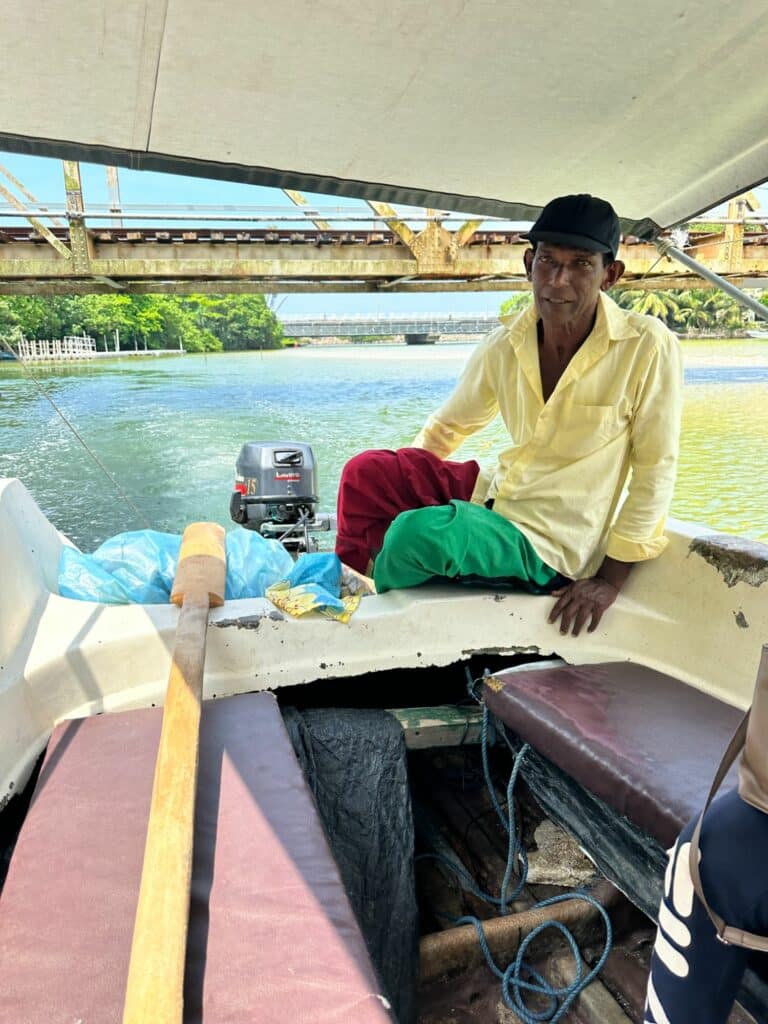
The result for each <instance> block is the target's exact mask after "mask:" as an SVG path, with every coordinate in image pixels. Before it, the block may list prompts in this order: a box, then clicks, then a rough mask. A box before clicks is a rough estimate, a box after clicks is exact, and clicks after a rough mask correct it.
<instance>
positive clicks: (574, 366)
mask: <svg viewBox="0 0 768 1024" xmlns="http://www.w3.org/2000/svg"><path fill="white" fill-rule="evenodd" d="M538 319H539V313H538V310H537V309H536V305H535V304H533V303H532V304H531V305H530V306H528V308H527V309H525V310H523V312H522V313H519V314H518V315H517V316H512V317H511V318H509V320H508V318H506V317H503V318H502V323H505V325H506V324H507V323H508V330H509V342H510V344H511V345H512V347H513V348H514V349H515V353H516V355H517V359H518V362H519V364H520V367H521V369H522V371H523V373H524V374H525V376H526V377H527V379H528V382H529V384H530V386H531V388H532V389H533V392H534V394H535V395H536V396H537V397H538V399H539V401H540V402H541V403H542V404H543V402H544V398H543V395H542V391H541V369H540V365H539V354H538V341H537V336H536V323H537V321H538ZM510 321H511V322H510ZM637 336H638V332H637V331H636V330H635V328H634V327H633V326H632V322H631V320H630V316H629V314H628V313H627V312H626V311H625V310H623V309H622V308H621V306H619V305H617V303H615V302H614V301H613V299H611V298H610V297H609V296H608V295H606V294H605V293H604V292H601V293H600V296H599V298H598V304H597V316H596V318H595V326H594V327H593V328H592V330H591V332H590V333H589V335H588V336H587V338H586V339H585V341H584V344H583V345H582V346H581V348H580V349H579V350H578V351H577V352H576V353H575V355H574V357H573V359H571V361H570V363H569V364H568V366H567V367H566V368H565V371H564V372H563V375H562V377H561V378H560V380H559V381H558V383H557V387H556V388H555V391H554V392H553V395H554V394H561V393H562V392H563V391H564V390H565V388H566V387H568V385H569V384H571V383H572V382H573V381H575V380H578V379H579V378H580V377H582V376H583V375H584V374H585V373H586V371H587V370H588V369H589V367H590V366H592V365H593V364H594V363H596V362H597V361H598V360H599V359H601V358H602V357H603V356H604V355H605V353H606V352H607V351H608V348H609V346H610V344H611V342H612V341H623V340H624V339H625V338H633V337H637Z"/></svg>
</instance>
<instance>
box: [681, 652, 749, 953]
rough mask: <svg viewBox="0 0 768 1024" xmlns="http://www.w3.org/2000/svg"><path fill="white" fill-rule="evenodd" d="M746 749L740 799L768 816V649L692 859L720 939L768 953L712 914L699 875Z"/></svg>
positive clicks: (698, 830) (695, 884)
mask: <svg viewBox="0 0 768 1024" xmlns="http://www.w3.org/2000/svg"><path fill="white" fill-rule="evenodd" d="M742 749H743V754H742V757H741V764H740V765H739V796H740V797H741V799H742V800H744V801H745V802H746V803H748V804H751V805H752V807H756V808H757V809H758V810H759V811H763V813H765V814H768V645H764V646H763V653H762V657H761V659H760V667H759V668H758V670H757V680H756V681H755V692H754V696H753V699H752V707H751V708H750V709H749V711H748V712H747V713H746V715H745V716H744V718H743V719H742V720H741V724H740V725H739V727H738V729H737V730H736V732H735V734H734V736H733V739H732V740H731V742H730V743H729V745H728V749H727V750H726V752H725V756H724V757H723V760H722V761H721V763H720V767H719V768H718V770H717V774H716V775H715V779H714V782H713V783H712V788H711V789H710V791H709V796H708V797H707V802H706V804H705V805H704V810H703V811H702V812H701V815H700V816H699V820H698V822H697V823H696V829H695V831H694V833H693V838H692V839H691V855H690V866H691V878H692V879H693V888H694V890H695V891H696V895H697V896H698V897H699V899H700V900H701V902H702V904H703V906H704V909H705V910H706V912H707V913H708V914H709V918H710V920H711V921H712V923H713V924H714V926H715V928H716V929H717V935H718V938H719V939H721V940H722V941H723V942H727V943H730V944H731V945H734V946H745V947H747V948H748V949H759V950H762V951H763V952H768V937H767V936H763V935H753V934H752V933H751V932H745V931H742V929H741V928H733V927H732V926H731V925H728V924H726V922H725V921H724V920H723V919H722V917H720V915H719V914H716V913H715V912H714V910H712V908H711V907H710V905H709V904H708V903H707V900H706V898H705V896H704V893H703V891H702V887H701V876H700V874H699V838H700V836H701V825H702V822H703V820H704V815H705V814H706V812H707V808H708V807H709V805H710V804H711V803H712V799H713V797H714V795H715V793H716V792H717V791H718V789H719V788H720V786H721V784H722V782H723V779H724V778H725V776H726V775H727V774H728V769H729V768H730V767H731V765H732V764H733V762H734V761H735V760H736V757H737V755H738V753H739V751H741V750H742Z"/></svg>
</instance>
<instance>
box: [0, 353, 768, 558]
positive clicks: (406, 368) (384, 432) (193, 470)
mask: <svg viewBox="0 0 768 1024" xmlns="http://www.w3.org/2000/svg"><path fill="white" fill-rule="evenodd" d="M471 350H472V346H470V345H438V346H433V347H429V348H422V347H419V348H414V347H406V346H402V345H391V346H390V345H376V346H371V347H360V346H355V347H351V346H339V347H337V348H332V347H320V346H318V347H315V348H303V349H289V350H285V351H279V352H264V353H258V352H253V353H230V354H223V355H213V356H203V355H199V356H198V355H186V356H183V357H167V358H152V357H149V358H125V359H115V360H111V359H109V360H106V359H105V360H96V361H93V362H92V363H89V364H85V365H79V366H68V367H56V368H48V369H46V368H44V367H42V366H35V367H34V368H33V372H34V374H35V375H36V377H37V378H38V379H39V380H40V382H41V385H42V387H43V389H44V390H45V392H46V393H47V394H48V395H49V396H50V397H51V398H52V399H53V400H54V402H55V403H56V404H57V406H58V407H59V408H60V409H61V410H62V411H63V412H64V414H65V415H66V416H67V417H68V418H69V419H70V420H71V421H72V423H73V424H74V425H75V426H76V428H77V430H78V431H79V432H80V434H81V435H82V436H83V437H84V438H85V440H86V441H87V442H88V444H89V446H90V447H91V448H92V449H93V450H94V452H96V454H97V455H98V456H99V458H100V459H101V461H102V462H103V463H104V464H105V465H106V466H107V467H108V468H109V470H110V472H111V473H112V474H113V475H114V476H115V477H116V478H117V479H118V480H119V481H120V484H121V486H122V487H123V488H124V490H125V492H126V493H127V494H128V495H129V496H130V498H131V500H132V501H133V502H134V503H135V505H136V506H137V507H138V508H139V509H140V510H141V512H142V514H143V516H144V517H145V519H146V521H147V522H148V523H149V524H150V525H151V526H152V527H153V528H154V529H159V530H167V531H171V532H174V533H178V532H181V530H182V529H183V526H184V525H185V523H187V522H189V521H191V520H197V519H211V520H216V521H218V522H220V523H222V524H223V525H225V526H227V527H231V526H232V525H233V524H232V523H231V521H230V520H229V514H228V507H229V497H230V494H231V491H232V484H233V479H234V466H235V460H236V458H237V455H238V452H239V450H240V446H241V444H243V442H245V441H250V440H260V439H262V440H267V439H276V440H277V439H279V440H297V441H306V442H308V443H310V444H311V445H312V447H313V449H314V453H315V459H316V461H317V463H318V465H319V487H320V496H321V507H322V508H323V509H326V510H330V509H333V508H334V507H335V499H336V484H337V481H338V478H339V473H340V470H341V467H342V465H343V463H344V462H345V460H346V459H347V458H349V456H350V455H352V454H354V453H355V452H357V451H360V450H362V449H364V448H370V447H386V448H394V447H398V446H401V445H405V444H408V443H409V442H410V441H411V440H412V438H413V437H414V435H415V434H416V432H417V431H418V429H419V427H420V426H421V424H422V422H423V420H424V419H425V417H426V415H427V414H428V413H429V412H430V411H431V410H432V409H434V408H435V407H436V406H437V405H439V403H440V402H441V401H442V400H443V399H444V398H445V397H446V396H447V395H448V393H449V391H450V390H451V387H452V386H453V383H454V382H455V380H456V377H457V375H458V373H459V371H460V369H461V367H462V365H463V364H464V362H465V361H466V359H467V357H468V355H469V353H470V352H471ZM684 350H685V353H686V365H687V369H686V388H685V411H684V418H683V440H682V449H681V462H680V470H679V476H678V484H677V489H676V492H675V500H674V504H673V514H674V515H676V516H678V517H680V518H684V519H692V520H696V521H698V522H701V523H706V524H707V525H709V526H712V527H715V528H717V529H720V530H724V531H728V532H731V533H739V534H743V535H745V536H749V537H752V538H755V539H759V540H763V541H766V542H768V445H767V444H766V438H768V401H767V400H766V398H767V396H768V345H766V344H765V343H763V342H759V341H757V342H742V341H730V342H688V343H684ZM504 444H505V437H504V430H503V425H502V424H501V422H500V421H497V422H496V423H494V424H492V425H491V427H489V428H488V429H487V430H486V431H484V432H483V433H482V434H480V435H477V436H476V437H474V438H471V439H470V441H469V442H467V443H466V444H465V445H464V447H463V448H462V449H460V452H459V454H458V455H457V456H456V457H458V458H461V457H465V456H466V457H474V458H478V459H480V460H481V461H491V462H492V461H493V455H494V452H495V451H496V450H497V449H498V448H499V447H501V446H503V445H504ZM0 476H17V477H19V478H20V479H21V480H22V481H23V482H24V484H25V485H26V486H27V487H28V488H29V490H30V491H31V492H32V494H33V495H34V497H35V499H36V500H37V502H38V504H39V505H40V506H41V508H42V509H43V511H44V512H45V513H46V515H47V516H48V517H49V518H50V520H51V521H52V522H53V523H54V524H55V525H56V526H57V527H58V529H60V530H62V531H63V532H64V533H66V534H67V535H68V536H69V537H71V538H72V540H73V541H74V542H75V543H76V544H78V545H79V546H80V547H82V548H83V549H84V550H92V549H93V548H94V547H95V546H96V545H97V544H99V543H100V542H101V541H102V540H104V539H105V538H107V537H109V536H112V535H113V534H115V533H118V532H120V531H122V530H132V529H140V528H142V527H143V526H144V525H145V523H144V522H142V521H141V520H139V519H138V518H137V516H136V514H135V513H134V512H133V511H132V510H131V509H130V508H129V507H128V506H127V505H126V504H125V502H124V501H123V499H121V498H120V497H119V496H118V495H117V494H116V493H115V491H114V489H113V487H112V486H111V484H110V483H109V481H108V480H107V479H106V478H105V477H104V475H103V474H102V473H101V471H100V470H99V469H98V468H97V467H96V465H95V464H94V463H93V461H92V460H91V459H90V458H89V456H88V455H87V454H86V452H85V451H84V449H83V448H82V446H81V445H80V444H79V443H78V442H77V440H76V439H75V437H74V436H73V435H72V433H71V432H70V431H69V430H68V429H67V427H66V426H65V424H64V423H63V422H62V421H61V419H60V418H59V416H58V415H57V414H56V412H55V411H54V409H53V408H52V407H51V405H50V404H49V403H48V402H47V401H46V400H45V399H44V398H43V397H42V396H41V394H40V392H39V391H38V390H37V389H36V388H35V386H34V384H33V383H32V382H31V381H29V380H28V379H27V378H26V376H25V375H24V373H23V371H22V370H21V369H20V367H18V366H16V365H15V364H12V363H7V362H2V363H0Z"/></svg>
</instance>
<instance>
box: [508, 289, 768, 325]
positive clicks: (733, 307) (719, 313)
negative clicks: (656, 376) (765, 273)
mask: <svg viewBox="0 0 768 1024" xmlns="http://www.w3.org/2000/svg"><path fill="white" fill-rule="evenodd" d="M747 294H748V295H751V296H752V297H753V298H756V299H757V300H758V301H759V302H761V303H762V304H763V305H764V306H768V292H747ZM611 295H612V297H613V298H614V299H615V300H616V302H618V304H619V305H620V306H622V307H623V308H624V309H631V310H632V311H633V312H634V313H646V314H648V315H649V316H655V317H658V318H659V320H663V321H664V323H665V324H666V325H667V327H669V328H670V329H671V330H673V331H676V332H678V333H679V334H688V335H691V336H696V335H701V334H711V335H717V336H719V337H725V336H728V335H735V334H741V333H743V332H744V330H746V329H747V328H748V327H749V326H750V325H751V324H752V323H753V322H754V321H755V317H754V314H753V313H751V312H750V311H749V310H747V309H745V308H744V306H742V305H740V304H739V303H738V302H736V300H735V299H732V298H731V297H730V296H729V295H726V294H725V292H721V291H719V290H718V289H717V288H687V289H673V290H670V291H642V290H640V289H639V288H635V289H633V288H614V289H613V291H612V292H611ZM531 299H532V296H531V293H530V292H518V293H517V294H516V295H512V296H510V298H508V299H507V300H506V301H505V302H503V303H502V305H501V310H500V312H501V314H502V315H503V314H505V313H516V312H517V311H518V310H521V309H524V308H525V307H526V306H527V305H529V303H530V302H531ZM755 326H756V327H758V328H759V327H760V323H756V324H755Z"/></svg>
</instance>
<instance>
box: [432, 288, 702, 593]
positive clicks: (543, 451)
mask: <svg viewBox="0 0 768 1024" xmlns="http://www.w3.org/2000/svg"><path fill="white" fill-rule="evenodd" d="M537 320H538V313H537V311H536V308H535V306H531V307H529V308H528V309H527V310H525V311H524V312H523V313H521V314H519V315H518V316H515V317H512V318H508V319H505V320H504V321H503V322H502V325H501V326H500V327H499V328H497V329H496V330H495V331H492V332H491V334H489V335H488V336H487V337H486V338H485V339H484V341H482V342H481V343H480V344H479V345H478V347H477V349H476V350H475V352H474V353H473V354H472V356H471V357H470V359H469V361H468V363H467V365H466V367H465V368H464V371H463V372H462V374H461V377H460V378H459V381H458V384H457V386H456V388H455V390H454V392H453V394H452V395H451V396H450V398H449V399H448V400H447V401H446V402H445V403H444V404H443V405H442V406H441V407H440V409H438V410H437V412H436V413H434V414H433V415H432V416H430V417H429V419H428V420H427V422H426V424H425V425H424V427H423V429H422V430H421V431H420V433H419V434H418V436H417V437H416V439H415V441H414V442H413V443H414V445H415V446H416V447H420V448H427V449H428V450H429V451H431V452H434V453H435V454H436V455H438V456H439V457H440V458H447V457H448V456H449V455H451V453H452V452H454V451H455V450H456V449H457V448H458V447H459V445H460V444H461V443H462V442H463V441H464V439H465V438H466V437H468V436H469V435H470V434H473V433H475V432H476V431H478V430H481V429H482V428H483V427H485V426H486V425H487V424H488V423H490V422H491V420H492V419H493V418H494V417H495V416H496V413H497V412H499V411H500V412H501V415H502V418H503V419H504V423H505V424H506V427H507V429H508V430H509V433H510V436H511V438H512V445H511V447H509V448H507V449H505V450H504V451H503V452H501V454H500V455H499V460H498V465H497V466H496V469H495V472H493V474H492V475H491V474H489V473H481V474H480V477H479V479H478V483H477V486H476V487H475V493H474V494H473V497H472V500H473V501H478V502H483V501H485V500H486V499H487V498H493V499H494V506H493V507H494V511H496V512H498V513H499V514H500V515H502V516H504V517H505V518H506V519H508V520H510V521H511V522H513V523H515V525H516V526H518V527H519V528H520V530H521V531H522V532H523V533H524V534H525V536H526V537H527V538H528V539H529V540H530V542H531V544H532V545H533V546H534V548H535V549H536V551H537V553H538V554H539V556H540V557H541V558H542V559H543V560H544V561H545V562H547V564H549V565H551V566H552V567H553V568H554V569H557V570H558V571H559V572H561V573H562V574H563V575H564V576H568V577H570V578H571V579H581V578H583V577H587V576H592V575H594V573H595V572H596V571H597V569H598V568H599V566H600V563H601V562H602V560H603V558H604V557H605V555H609V556H610V557H612V558H616V559H618V560H620V561H622V562H639V561H643V560H645V559H649V558H655V557H656V556H657V555H659V554H661V552H662V551H663V550H664V548H665V547H666V545H667V540H666V538H665V536H664V522H665V519H666V515H667V511H668V509H669V504H670V501H671V500H672V491H673V488H674V483H675V471H676V466H677V452H678V443H679V434H680V414H681V407H682V385H683V373H682V354H681V351H680V345H679V343H678V341H677V338H676V337H675V335H674V334H672V333H671V332H670V331H668V330H667V328H666V327H665V326H664V325H663V324H662V323H661V322H660V321H659V320H656V319H654V318H653V317H648V316H641V315H639V314H637V313H628V312H626V311H625V310H623V309H621V308H620V307H619V306H617V305H616V303H615V302H613V300H612V299H610V298H609V297H608V296H607V295H604V294H601V296H600V300H599V305H598V310H597V317H596V320H595V326H594V328H593V330H592V332H591V334H590V335H589V337H588V338H587V339H586V340H585V341H584V343H583V344H582V346H581V347H580V348H579V349H578V351H577V352H576V353H575V355H574V356H573V358H572V359H571V361H570V363H569V364H568V366H567V367H566V369H565V371H564V372H563V375H562V376H561V378H560V380H559V381H558V383H557V386H556V388H555V390H554V391H553V392H552V394H551V395H550V397H549V400H548V401H547V402H544V399H543V396H542V389H541V371H540V367H539V352H538V341H537V334H536V324H537ZM630 471H631V472H630ZM628 476H629V486H628V491H627V493H626V496H625V497H624V500H623V502H622V501H621V498H622V492H623V489H624V485H625V483H626V482H627V478H628ZM620 504H621V507H620V508H619V505H620ZM617 508H618V514H617V511H616V510H617Z"/></svg>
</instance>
